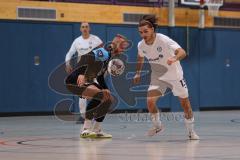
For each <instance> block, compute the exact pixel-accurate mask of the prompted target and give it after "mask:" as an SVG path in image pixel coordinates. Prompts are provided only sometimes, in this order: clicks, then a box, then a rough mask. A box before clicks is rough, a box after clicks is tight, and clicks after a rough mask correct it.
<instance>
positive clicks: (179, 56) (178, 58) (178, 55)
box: [167, 48, 187, 65]
mask: <svg viewBox="0 0 240 160" xmlns="http://www.w3.org/2000/svg"><path fill="white" fill-rule="evenodd" d="M186 55H187V54H186V52H185V51H184V49H182V48H178V49H176V51H175V56H173V57H170V58H169V59H168V60H167V64H168V65H171V64H173V63H175V62H176V61H181V60H182V59H184V58H185V57H186Z"/></svg>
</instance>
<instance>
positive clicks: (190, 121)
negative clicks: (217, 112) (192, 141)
mask: <svg viewBox="0 0 240 160" xmlns="http://www.w3.org/2000/svg"><path fill="white" fill-rule="evenodd" d="M184 122H185V126H186V128H187V131H188V133H190V132H194V117H192V118H191V119H186V118H184Z"/></svg>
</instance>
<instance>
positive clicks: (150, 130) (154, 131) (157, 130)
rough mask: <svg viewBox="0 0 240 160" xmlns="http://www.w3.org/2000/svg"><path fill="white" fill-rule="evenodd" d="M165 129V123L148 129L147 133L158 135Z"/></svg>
mask: <svg viewBox="0 0 240 160" xmlns="http://www.w3.org/2000/svg"><path fill="white" fill-rule="evenodd" d="M161 131H163V125H159V126H158V127H155V126H154V127H152V128H151V129H149V130H148V132H147V135H148V136H150V137H152V136H154V135H156V134H157V133H159V132H161Z"/></svg>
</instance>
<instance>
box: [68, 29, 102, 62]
mask: <svg viewBox="0 0 240 160" xmlns="http://www.w3.org/2000/svg"><path fill="white" fill-rule="evenodd" d="M102 43H103V42H102V40H101V39H100V38H98V37H97V36H95V35H92V34H90V36H89V38H87V39H84V38H83V37H82V36H80V37H78V38H76V39H75V40H74V41H73V43H72V46H71V48H70V50H69V51H68V53H67V54H66V58H65V62H66V63H69V61H70V59H71V58H72V56H73V55H74V54H75V53H76V52H77V53H78V57H80V56H82V55H84V54H86V53H88V52H90V51H91V50H92V49H94V48H96V47H98V46H99V45H101V44H102ZM78 60H79V58H78Z"/></svg>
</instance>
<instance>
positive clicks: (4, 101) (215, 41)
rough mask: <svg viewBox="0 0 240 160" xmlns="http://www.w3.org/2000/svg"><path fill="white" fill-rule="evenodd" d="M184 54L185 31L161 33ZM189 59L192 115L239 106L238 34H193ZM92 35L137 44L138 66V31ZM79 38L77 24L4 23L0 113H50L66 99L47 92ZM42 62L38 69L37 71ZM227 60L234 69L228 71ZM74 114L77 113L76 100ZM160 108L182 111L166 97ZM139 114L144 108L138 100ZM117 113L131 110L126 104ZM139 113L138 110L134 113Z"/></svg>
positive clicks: (107, 29)
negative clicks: (124, 38) (56, 70)
mask: <svg viewBox="0 0 240 160" xmlns="http://www.w3.org/2000/svg"><path fill="white" fill-rule="evenodd" d="M158 30H159V32H161V33H163V34H166V35H168V36H170V37H171V38H172V39H174V40H176V41H177V42H178V43H179V44H180V45H181V46H182V47H183V48H185V49H186V46H187V44H186V28H181V27H176V28H168V27H161V28H159V29H158ZM189 31H190V32H189V33H190V34H189V39H190V41H189V49H190V50H189V57H188V58H187V59H185V60H184V61H182V65H183V68H184V73H185V78H186V80H187V83H188V87H189V93H190V99H191V102H192V106H193V108H194V110H199V107H201V108H206V107H226V106H231V107H236V108H239V106H240V98H239V97H240V94H239V90H240V83H239V82H240V74H239V68H240V62H239V59H240V54H239V53H238V51H239V50H240V45H239V42H240V41H239V39H240V38H239V37H240V32H239V30H231V29H205V30H201V29H197V28H190V29H189ZM92 33H93V34H96V35H98V36H99V37H101V39H102V40H103V41H109V40H111V39H112V37H113V36H114V35H115V34H116V33H121V34H124V35H126V36H127V37H128V38H129V39H132V40H133V42H134V47H133V48H132V49H130V50H129V51H128V52H127V55H128V60H129V61H135V60H136V53H137V49H136V45H137V42H138V41H139V40H140V37H139V35H138V32H137V29H136V26H134V25H104V24H92ZM79 34H80V31H79V24H76V23H55V22H47V23H46V22H27V21H26V22H24V21H0V46H1V50H0V52H1V63H0V73H1V78H0V101H1V102H0V112H2V113H4V112H52V111H53V108H54V105H55V104H56V103H57V102H58V101H59V100H61V99H63V98H66V96H63V95H59V94H57V93H55V92H53V91H52V90H50V89H49V87H48V75H49V74H50V73H51V71H52V70H53V69H54V68H55V67H56V66H57V65H59V64H61V63H62V62H63V61H64V58H65V54H66V52H67V51H68V49H69V47H70V45H71V43H72V41H73V40H74V39H75V38H76V37H77V36H78V35H79ZM34 56H40V65H39V66H36V65H34ZM226 59H229V60H228V61H229V62H230V67H226ZM68 98H73V99H74V100H75V102H76V103H75V108H78V107H77V101H76V100H77V98H74V97H72V96H70V97H68ZM158 105H159V107H160V108H169V107H170V109H171V110H172V111H179V110H181V108H180V106H179V103H178V100H177V98H176V97H174V96H172V95H167V96H166V97H164V98H162V99H161V101H159V102H158ZM137 106H138V108H145V107H146V105H145V101H144V100H139V101H138V103H137ZM118 108H119V109H128V108H131V107H130V106H126V105H125V104H124V103H123V102H122V101H121V103H120V104H119V107H118ZM135 108H136V107H135Z"/></svg>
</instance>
